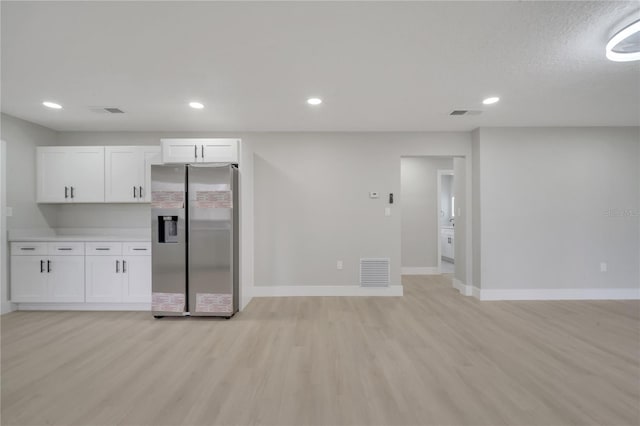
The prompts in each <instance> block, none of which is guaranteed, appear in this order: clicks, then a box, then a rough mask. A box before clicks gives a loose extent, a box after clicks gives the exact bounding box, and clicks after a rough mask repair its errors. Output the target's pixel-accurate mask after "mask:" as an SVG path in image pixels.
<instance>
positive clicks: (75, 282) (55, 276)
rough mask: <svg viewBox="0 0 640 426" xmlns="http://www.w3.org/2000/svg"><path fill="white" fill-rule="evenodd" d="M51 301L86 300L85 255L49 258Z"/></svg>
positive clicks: (48, 276) (48, 271) (48, 275)
mask: <svg viewBox="0 0 640 426" xmlns="http://www.w3.org/2000/svg"><path fill="white" fill-rule="evenodd" d="M47 260H48V261H49V262H50V263H49V264H48V265H47V279H48V287H49V301H50V302H84V256H51V257H49V258H48V259H47Z"/></svg>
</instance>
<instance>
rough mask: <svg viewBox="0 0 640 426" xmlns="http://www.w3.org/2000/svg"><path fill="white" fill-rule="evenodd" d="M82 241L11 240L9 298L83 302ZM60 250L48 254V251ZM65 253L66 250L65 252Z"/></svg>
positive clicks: (30, 300) (18, 300)
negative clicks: (34, 241) (52, 254)
mask: <svg viewBox="0 0 640 426" xmlns="http://www.w3.org/2000/svg"><path fill="white" fill-rule="evenodd" d="M82 246H84V244H82V243H70V244H58V243H34V244H28V243H13V244H12V247H11V254H12V256H11V301H12V302H15V303H29V302H32V303H46V302H84V255H77V252H78V251H82ZM50 252H51V253H61V254H60V255H57V254H56V255H54V256H50V255H48V254H47V253H50ZM67 253H68V254H67Z"/></svg>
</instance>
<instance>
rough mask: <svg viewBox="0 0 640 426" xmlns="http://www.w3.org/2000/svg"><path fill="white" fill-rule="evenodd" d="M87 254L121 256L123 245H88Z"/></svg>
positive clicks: (110, 243)
mask: <svg viewBox="0 0 640 426" xmlns="http://www.w3.org/2000/svg"><path fill="white" fill-rule="evenodd" d="M85 254H86V255H87V256H120V255H121V254H122V243H112V242H108V243H100V242H91V243H86V247H85Z"/></svg>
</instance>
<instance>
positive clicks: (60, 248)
mask: <svg viewBox="0 0 640 426" xmlns="http://www.w3.org/2000/svg"><path fill="white" fill-rule="evenodd" d="M60 250H62V251H70V250H73V249H72V248H71V247H58V251H60Z"/></svg>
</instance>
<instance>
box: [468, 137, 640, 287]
mask: <svg viewBox="0 0 640 426" xmlns="http://www.w3.org/2000/svg"><path fill="white" fill-rule="evenodd" d="M473 145H474V146H473V150H474V154H476V152H478V155H474V165H475V163H477V162H479V169H478V172H479V179H478V178H477V177H476V181H475V182H474V184H476V185H479V186H480V192H479V194H481V197H482V198H481V204H480V212H478V213H479V219H480V229H479V231H480V232H481V243H480V244H481V252H482V257H481V259H480V261H481V265H480V274H481V280H482V281H481V288H482V291H483V292H484V291H485V290H486V289H489V290H504V289H509V290H514V289H516V290H527V289H552V290H558V289H569V290H571V289H601V290H603V291H604V293H603V295H604V294H611V295H614V294H616V293H615V289H629V288H631V289H633V288H638V287H640V274H639V269H640V265H639V263H640V238H638V235H639V233H640V229H639V228H640V217H639V216H638V211H639V209H640V196H639V193H640V190H639V186H640V161H639V153H638V152H639V150H640V130H639V128H528V129H523V128H491V129H485V128H482V129H480V131H479V134H478V135H477V140H476V137H475V134H474V141H473ZM474 173H475V171H474ZM474 177H475V176H474ZM610 212H611V213H613V214H609V213H610ZM624 212H628V214H624ZM474 224H475V223H474ZM474 231H475V229H474ZM474 251H475V250H474ZM600 262H607V263H608V272H606V273H601V272H600ZM474 282H475V285H476V286H478V285H480V282H479V281H477V280H475V279H474ZM607 291H609V293H607ZM611 291H613V293H612V292H611ZM486 294H487V295H492V294H493V295H496V294H497V295H499V294H501V293H496V292H493V293H491V292H487V293H486ZM503 294H509V293H503ZM511 294H513V295H514V297H516V296H517V294H516V293H513V292H512V293H511ZM523 294H524V293H523ZM558 294H559V293H558ZM567 294H569V293H567ZM589 294H595V293H589ZM619 294H632V293H629V292H627V293H624V292H622V293H619Z"/></svg>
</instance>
